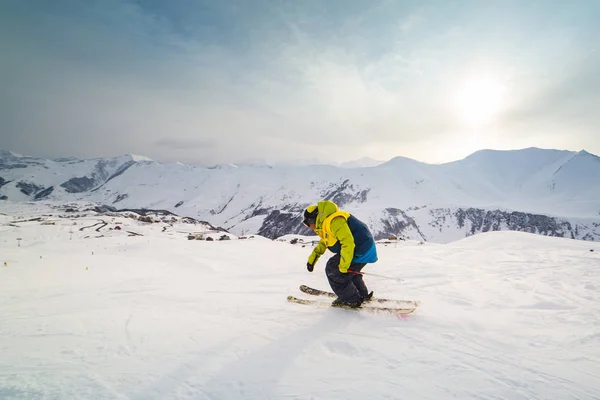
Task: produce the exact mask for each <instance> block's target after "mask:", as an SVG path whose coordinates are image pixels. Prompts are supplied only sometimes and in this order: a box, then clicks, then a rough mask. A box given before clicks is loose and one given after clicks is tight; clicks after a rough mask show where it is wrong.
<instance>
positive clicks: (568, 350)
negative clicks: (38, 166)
mask: <svg viewBox="0 0 600 400" xmlns="http://www.w3.org/2000/svg"><path fill="white" fill-rule="evenodd" d="M74 206H75V205H74ZM3 212H4V213H5V214H8V215H0V238H1V239H0V240H1V243H2V251H1V252H0V354H1V356H0V398H1V399H3V400H41V399H64V400H71V399H73V400H75V399H77V400H79V399H97V400H102V399H131V400H134V399H140V400H141V399H143V400H159V399H160V400H163V399H171V400H187V399H189V400H191V399H207V400H208V399H230V400H242V399H243V400H246V399H306V400H308V399H334V400H335V399H345V400H355V399H356V400H364V399H397V398H403V399H404V398H406V399H463V400H470V399H514V400H542V399H544V400H545V399H561V400H571V399H572V400H575V399H577V400H597V399H598V398H600V379H599V376H598V365H599V364H600V325H599V323H600V306H599V304H600V291H599V289H600V284H599V282H598V279H597V276H598V266H599V265H600V243H590V242H583V241H574V240H567V239H562V238H550V237H542V236H536V235H531V234H526V233H519V232H491V233H486V234H481V235H477V236H474V237H470V238H467V239H463V240H460V241H457V242H455V243H451V244H435V243H423V244H419V242H413V241H405V242H402V241H397V242H393V243H390V244H387V245H386V244H383V243H382V244H380V245H379V246H378V253H379V261H378V262H377V263H376V264H373V265H369V266H368V267H367V268H366V269H365V271H366V272H367V273H369V272H372V273H374V274H381V275H385V276H391V277H402V278H403V279H404V281H403V282H400V283H399V282H397V281H395V280H390V279H387V280H386V279H378V278H376V277H374V276H371V277H367V278H366V281H367V284H368V285H369V287H370V289H372V290H374V291H375V295H376V296H380V297H389V298H394V299H415V300H420V301H421V306H420V307H419V308H418V309H417V311H416V312H415V313H414V314H412V315H410V316H408V317H406V318H397V317H394V316H390V315H371V314H367V313H363V312H360V311H348V310H340V309H331V308H314V307H311V306H304V305H297V304H291V303H288V302H287V301H286V297H287V295H290V294H292V295H295V296H303V295H302V294H301V293H300V292H299V291H298V286H299V285H300V284H303V283H304V284H308V285H310V286H314V287H317V288H323V289H326V288H327V281H326V277H325V274H324V271H323V267H324V265H325V262H326V260H325V259H324V260H320V262H319V263H318V264H317V266H316V269H315V271H314V272H313V273H308V272H307V271H306V268H305V260H306V256H307V255H308V253H309V252H310V251H311V250H312V248H311V247H310V246H309V245H306V246H304V247H303V245H291V244H289V243H284V242H281V241H271V240H267V239H265V238H261V237H255V238H253V239H248V240H228V241H214V242H206V241H190V240H187V238H186V237H187V233H186V231H191V230H192V229H195V228H197V227H194V225H192V224H188V223H186V222H184V221H180V220H177V221H173V222H172V223H171V225H169V224H167V223H166V222H160V223H155V224H151V223H145V222H144V221H140V220H139V219H134V218H126V217H124V216H120V217H114V218H115V219H114V220H113V219H112V218H113V217H110V216H102V217H100V218H104V219H106V220H107V221H106V222H108V226H106V227H103V228H101V229H100V230H99V231H96V228H92V227H91V226H94V225H95V224H97V223H98V219H99V217H98V215H97V214H96V213H95V212H94V211H89V212H83V211H77V212H75V213H73V212H71V211H67V210H63V209H53V208H47V207H45V206H43V205H42V204H40V203H33V204H26V203H7V204H5V205H4V207H3ZM73 214H77V215H73ZM37 218H41V219H37ZM165 218H166V217H165ZM32 219H34V220H33V221H31V220H32ZM74 224H76V225H74ZM117 224H120V225H119V226H121V227H122V230H116V229H115V227H116V226H117ZM86 227H87V228H86ZM163 227H168V229H167V230H166V231H163V229H162V228H163ZM81 228H84V229H83V230H81ZM111 228H112V229H111ZM128 231H131V232H135V233H136V235H131V234H129V233H128ZM18 238H20V239H21V240H20V241H17V239H18ZM19 245H20V247H19ZM325 258H326V257H325Z"/></svg>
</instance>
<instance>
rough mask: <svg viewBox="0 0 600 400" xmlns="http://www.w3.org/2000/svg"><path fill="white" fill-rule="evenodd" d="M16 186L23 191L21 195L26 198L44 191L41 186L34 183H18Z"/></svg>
mask: <svg viewBox="0 0 600 400" xmlns="http://www.w3.org/2000/svg"><path fill="white" fill-rule="evenodd" d="M16 186H17V187H18V188H19V189H21V193H23V194H24V195H26V196H31V195H33V194H35V193H37V192H39V191H41V190H42V189H44V187H43V186H39V185H36V184H34V183H29V182H25V181H21V182H18V183H17V184H16Z"/></svg>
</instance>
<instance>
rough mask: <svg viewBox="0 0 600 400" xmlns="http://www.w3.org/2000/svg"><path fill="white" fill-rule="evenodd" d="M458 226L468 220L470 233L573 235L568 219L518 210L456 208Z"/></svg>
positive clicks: (462, 225) (463, 224)
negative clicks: (515, 232)
mask: <svg viewBox="0 0 600 400" xmlns="http://www.w3.org/2000/svg"><path fill="white" fill-rule="evenodd" d="M455 216H456V220H457V222H458V226H459V227H460V228H464V227H465V224H466V222H467V221H469V222H470V225H471V229H470V233H471V235H474V234H476V233H479V232H489V231H499V230H502V229H503V228H504V227H506V228H504V229H508V230H511V231H520V232H529V233H539V234H541V235H544V236H557V237H574V235H571V232H572V231H573V227H572V226H571V223H570V222H568V221H559V220H557V219H556V218H553V217H548V216H546V215H539V214H529V213H523V212H518V211H512V212H506V211H500V210H492V211H490V210H482V209H478V208H467V209H462V208H460V209H458V210H456V213H455Z"/></svg>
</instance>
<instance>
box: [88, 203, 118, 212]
mask: <svg viewBox="0 0 600 400" xmlns="http://www.w3.org/2000/svg"><path fill="white" fill-rule="evenodd" d="M93 210H94V211H96V212H97V213H98V214H104V213H110V212H117V209H116V208H114V207H111V206H107V205H100V206H96V207H94V209H93Z"/></svg>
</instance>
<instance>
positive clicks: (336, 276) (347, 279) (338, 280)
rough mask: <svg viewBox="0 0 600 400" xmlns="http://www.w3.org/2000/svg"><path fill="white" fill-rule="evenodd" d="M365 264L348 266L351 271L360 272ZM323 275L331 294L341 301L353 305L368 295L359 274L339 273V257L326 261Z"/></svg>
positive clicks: (335, 256)
mask: <svg viewBox="0 0 600 400" xmlns="http://www.w3.org/2000/svg"><path fill="white" fill-rule="evenodd" d="M365 265H367V264H354V263H353V264H350V268H349V269H351V270H352V271H360V270H361V269H362V268H363V267H364V266H365ZM325 273H326V274H327V279H328V280H329V285H330V286H331V289H332V290H333V292H334V293H335V294H336V295H337V296H338V297H339V298H340V299H341V300H343V301H347V302H349V303H355V302H357V301H358V300H359V299H360V298H362V297H366V296H367V295H368V294H369V291H368V290H367V285H365V282H364V281H363V276H362V275H361V274H353V273H350V272H349V273H347V274H342V273H341V272H340V255H339V254H336V255H334V256H333V257H331V258H330V259H329V260H328V261H327V266H326V267H325Z"/></svg>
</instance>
